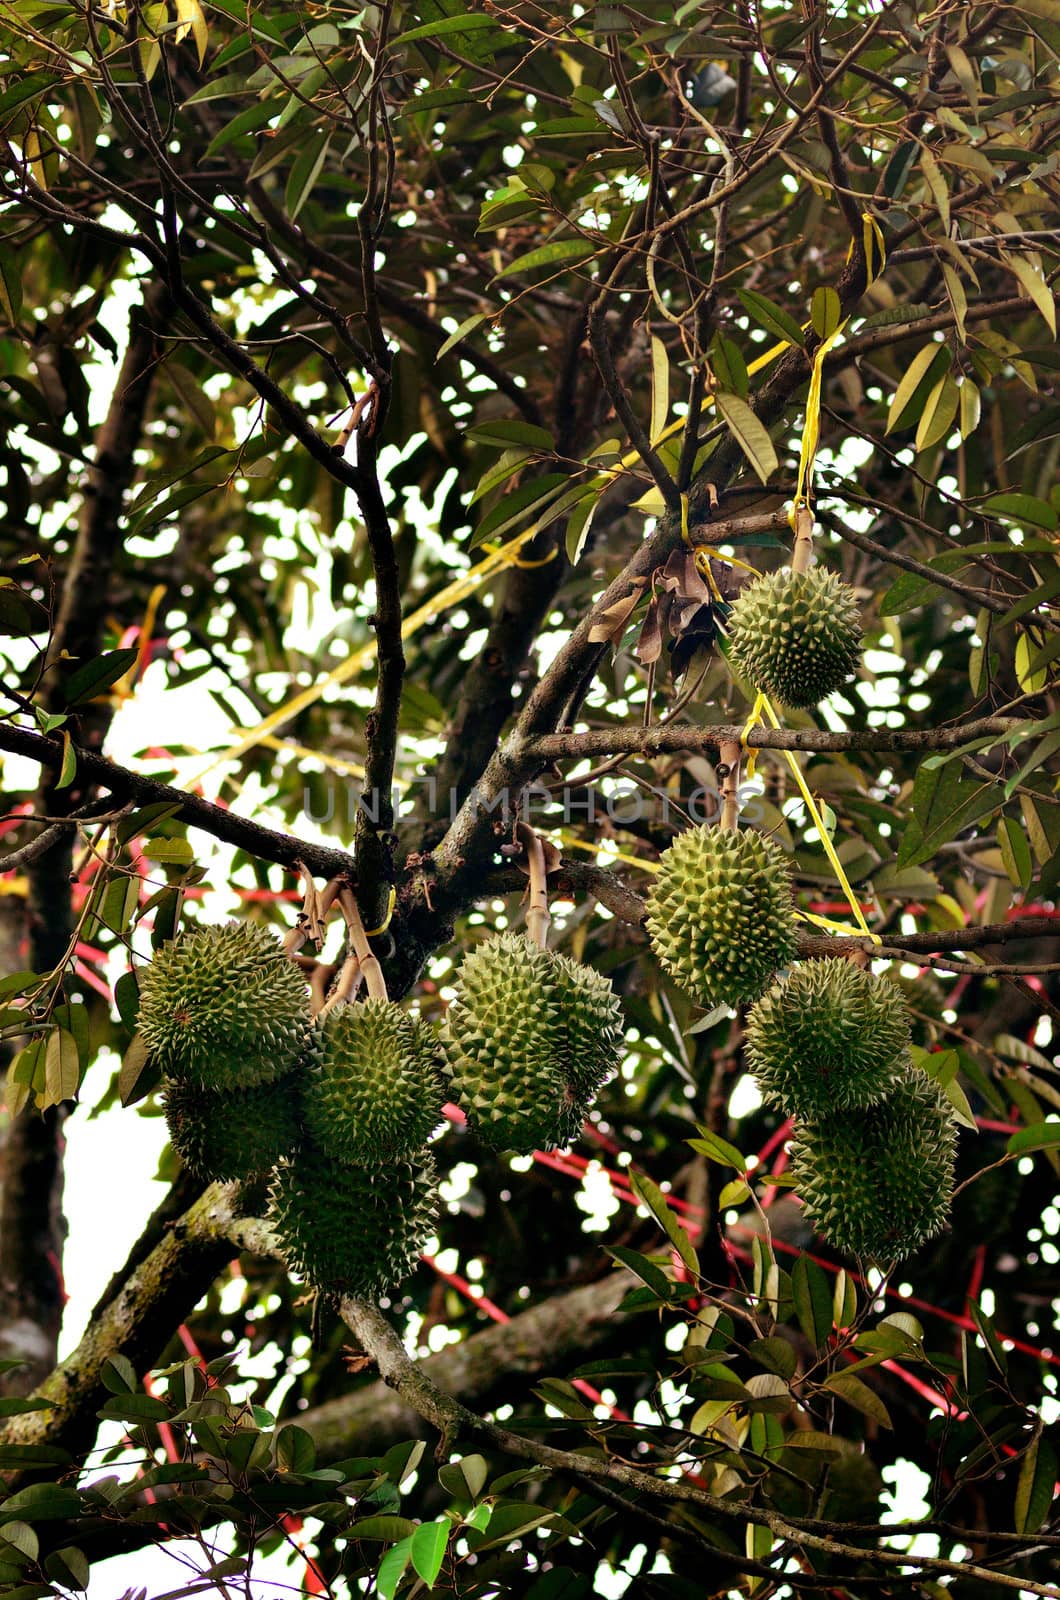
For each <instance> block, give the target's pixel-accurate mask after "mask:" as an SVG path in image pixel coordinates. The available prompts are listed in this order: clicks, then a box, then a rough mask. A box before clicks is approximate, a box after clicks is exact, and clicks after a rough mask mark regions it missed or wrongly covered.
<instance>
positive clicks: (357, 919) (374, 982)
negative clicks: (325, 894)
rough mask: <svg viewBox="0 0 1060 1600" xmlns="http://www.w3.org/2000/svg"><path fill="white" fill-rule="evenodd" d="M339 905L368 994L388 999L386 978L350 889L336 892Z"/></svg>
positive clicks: (372, 996)
mask: <svg viewBox="0 0 1060 1600" xmlns="http://www.w3.org/2000/svg"><path fill="white" fill-rule="evenodd" d="M338 899H339V905H340V906H341V908H342V914H343V916H344V917H345V919H346V927H347V929H348V931H349V935H350V943H351V944H352V946H353V951H354V955H355V956H356V957H357V960H358V961H359V963H360V967H361V971H362V972H363V974H364V981H365V983H366V984H367V986H368V994H369V997H370V998H371V999H372V1000H388V999H389V998H390V996H389V995H388V994H387V992H386V979H385V978H384V977H383V969H382V967H381V966H380V965H379V958H378V956H375V955H373V953H372V947H371V945H370V944H369V943H368V935H367V934H366V933H365V931H364V923H363V922H362V921H361V913H360V909H359V907H358V905H357V900H356V897H355V895H354V893H353V890H352V889H345V888H344V889H340V890H339V894H338Z"/></svg>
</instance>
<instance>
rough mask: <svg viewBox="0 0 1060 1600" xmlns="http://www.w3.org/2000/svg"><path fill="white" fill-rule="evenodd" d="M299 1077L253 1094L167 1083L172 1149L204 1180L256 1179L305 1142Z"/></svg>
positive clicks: (166, 1106) (281, 1080)
mask: <svg viewBox="0 0 1060 1600" xmlns="http://www.w3.org/2000/svg"><path fill="white" fill-rule="evenodd" d="M297 1078H298V1074H297V1073H294V1074H289V1075H288V1076H287V1077H286V1078H279V1079H278V1080H277V1081H276V1082H275V1083H262V1084H256V1085H255V1086H254V1087H253V1088H252V1089H225V1090H224V1091H222V1092H218V1091H217V1090H216V1089H213V1090H210V1089H200V1088H199V1087H198V1086H197V1085H195V1084H188V1083H174V1082H173V1081H172V1080H170V1081H168V1082H167V1084H166V1088H165V1094H164V1098H163V1105H164V1109H165V1114H166V1126H167V1128H168V1129H169V1137H170V1139H171V1141H172V1144H173V1148H174V1150H175V1151H176V1152H177V1154H178V1156H179V1157H180V1159H181V1160H182V1161H183V1162H184V1164H185V1166H186V1167H189V1168H190V1169H191V1171H192V1172H195V1173H197V1174H198V1176H199V1177H200V1178H210V1179H215V1178H217V1179H221V1180H222V1181H225V1180H227V1179H230V1178H254V1177H258V1176H259V1175H260V1174H261V1173H263V1172H268V1171H269V1170H270V1168H272V1167H274V1166H275V1165H276V1163H277V1162H278V1161H279V1160H280V1159H281V1158H282V1157H283V1156H286V1155H289V1154H290V1152H291V1151H292V1150H293V1149H294V1148H295V1146H296V1145H297V1143H298V1141H299V1139H300V1137H301V1131H302V1130H301V1116H300V1106H299V1096H298V1084H297Z"/></svg>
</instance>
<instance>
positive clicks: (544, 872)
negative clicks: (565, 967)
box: [515, 822, 552, 950]
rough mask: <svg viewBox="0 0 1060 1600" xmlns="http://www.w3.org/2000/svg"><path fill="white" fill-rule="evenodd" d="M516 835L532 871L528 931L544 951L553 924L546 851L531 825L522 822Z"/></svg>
mask: <svg viewBox="0 0 1060 1600" xmlns="http://www.w3.org/2000/svg"><path fill="white" fill-rule="evenodd" d="M515 834H516V838H517V839H519V840H520V842H521V843H522V845H523V848H524V849H525V850H526V862H527V866H528V868H529V871H530V905H529V907H528V909H527V913H526V930H527V932H528V933H529V935H530V937H531V939H532V940H533V941H534V943H535V944H536V945H538V946H539V948H540V949H542V950H544V949H545V948H546V947H547V945H548V930H549V928H550V926H551V924H552V916H551V914H550V912H549V909H548V867H547V866H546V864H545V851H544V847H543V845H542V843H541V840H540V839H539V838H538V836H537V834H536V833H535V832H534V830H533V828H531V827H530V825H529V823H526V822H520V823H519V824H518V825H517V827H516V830H515Z"/></svg>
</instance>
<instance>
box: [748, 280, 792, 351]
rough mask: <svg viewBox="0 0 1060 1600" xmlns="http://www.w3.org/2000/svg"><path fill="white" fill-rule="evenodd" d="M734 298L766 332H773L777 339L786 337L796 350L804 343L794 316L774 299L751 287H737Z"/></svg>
mask: <svg viewBox="0 0 1060 1600" xmlns="http://www.w3.org/2000/svg"><path fill="white" fill-rule="evenodd" d="M736 298H737V299H738V300H739V302H740V304H741V305H742V306H743V308H744V310H745V311H746V312H747V313H748V315H749V316H752V317H753V318H754V319H755V321H756V322H757V323H758V324H759V326H760V327H763V328H765V329H766V331H767V332H768V333H772V334H775V335H776V337H777V338H778V339H786V340H787V342H788V344H790V345H794V346H795V348H796V350H798V349H800V348H801V347H802V346H803V345H804V344H805V343H806V335H805V334H804V333H803V331H802V329H801V328H800V327H799V324H798V323H797V322H796V321H795V318H794V317H793V316H790V315H789V313H788V312H787V311H785V310H784V308H783V306H778V305H777V304H776V302H775V301H774V300H767V299H766V297H765V295H764V294H757V293H756V292H755V290H753V289H737V291H736Z"/></svg>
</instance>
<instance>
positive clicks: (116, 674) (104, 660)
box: [63, 647, 140, 706]
mask: <svg viewBox="0 0 1060 1600" xmlns="http://www.w3.org/2000/svg"><path fill="white" fill-rule="evenodd" d="M139 653H140V652H139V651H138V650H137V649H136V648H135V647H130V648H129V649H127V650H108V651H107V652H106V653H105V654H104V655H101V656H97V657H96V659H95V660H94V661H86V662H85V664H84V666H83V667H78V669H77V671H76V672H73V673H71V675H70V677H69V678H67V679H66V681H65V683H64V684H63V696H64V698H65V700H66V703H67V705H68V706H74V705H78V704H79V703H80V702H81V701H82V700H91V699H92V698H93V696H94V695H97V694H100V693H102V691H103V690H104V689H108V688H109V687H110V685H111V684H112V683H114V682H116V680H117V679H118V678H121V677H123V676H124V675H125V673H127V672H128V670H129V668H130V667H131V666H132V665H133V664H134V662H135V661H136V658H137V656H138V655H139Z"/></svg>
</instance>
